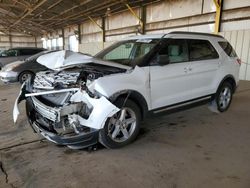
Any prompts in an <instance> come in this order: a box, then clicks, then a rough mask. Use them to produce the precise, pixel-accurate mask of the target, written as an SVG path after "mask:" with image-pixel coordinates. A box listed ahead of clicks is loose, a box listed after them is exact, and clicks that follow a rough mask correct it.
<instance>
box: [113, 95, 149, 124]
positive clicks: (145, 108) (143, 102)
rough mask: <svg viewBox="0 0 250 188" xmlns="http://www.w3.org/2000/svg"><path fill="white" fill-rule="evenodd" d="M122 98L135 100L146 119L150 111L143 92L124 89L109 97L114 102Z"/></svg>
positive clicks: (143, 117)
mask: <svg viewBox="0 0 250 188" xmlns="http://www.w3.org/2000/svg"><path fill="white" fill-rule="evenodd" d="M120 98H124V99H126V98H128V99H130V100H132V101H133V102H135V103H136V104H137V105H138V107H139V108H140V111H141V117H142V120H143V119H145V117H146V115H147V112H148V104H147V101H146V99H145V98H144V96H143V95H142V94H140V93H139V92H138V91H135V90H123V91H120V92H117V93H115V94H113V95H112V96H110V97H109V99H110V101H111V102H112V103H115V102H116V101H117V100H118V99H120Z"/></svg>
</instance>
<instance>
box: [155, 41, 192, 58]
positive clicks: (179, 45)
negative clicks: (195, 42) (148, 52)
mask: <svg viewBox="0 0 250 188" xmlns="http://www.w3.org/2000/svg"><path fill="white" fill-rule="evenodd" d="M158 55H159V56H161V57H163V58H164V56H165V57H166V58H168V61H169V63H181V62H186V61H188V48H187V43H186V40H185V39H169V40H168V41H167V43H166V45H165V46H163V48H162V49H161V50H160V51H159V54H158Z"/></svg>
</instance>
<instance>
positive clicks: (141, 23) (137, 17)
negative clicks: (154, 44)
mask: <svg viewBox="0 0 250 188" xmlns="http://www.w3.org/2000/svg"><path fill="white" fill-rule="evenodd" d="M125 5H126V7H127V8H128V10H129V11H130V12H131V13H132V15H133V16H134V17H135V18H136V19H137V20H138V21H139V24H140V26H141V29H140V30H141V31H140V33H143V32H142V29H143V27H144V23H143V21H142V20H141V18H140V17H139V16H138V15H137V14H136V13H135V11H134V10H133V9H132V8H131V7H130V6H129V4H128V3H125Z"/></svg>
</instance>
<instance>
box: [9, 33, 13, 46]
mask: <svg viewBox="0 0 250 188" xmlns="http://www.w3.org/2000/svg"><path fill="white" fill-rule="evenodd" d="M9 42H10V48H12V47H13V45H12V36H11V31H10V30H9Z"/></svg>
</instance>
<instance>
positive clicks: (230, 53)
mask: <svg viewBox="0 0 250 188" xmlns="http://www.w3.org/2000/svg"><path fill="white" fill-rule="evenodd" d="M219 45H220V46H221V48H222V49H223V50H224V51H225V52H226V54H227V55H228V56H229V57H237V54H236V52H235V51H234V49H233V47H232V46H231V45H230V43H229V42H219Z"/></svg>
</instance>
